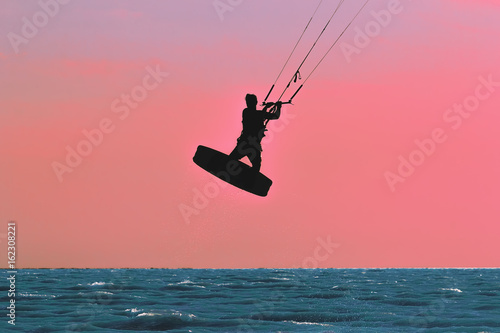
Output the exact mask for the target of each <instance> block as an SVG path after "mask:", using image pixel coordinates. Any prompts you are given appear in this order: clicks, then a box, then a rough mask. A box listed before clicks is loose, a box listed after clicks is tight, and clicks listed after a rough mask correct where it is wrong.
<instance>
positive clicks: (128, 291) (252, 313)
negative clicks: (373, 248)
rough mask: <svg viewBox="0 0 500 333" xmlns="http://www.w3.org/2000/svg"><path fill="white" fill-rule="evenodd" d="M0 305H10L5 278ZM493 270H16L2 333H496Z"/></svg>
mask: <svg viewBox="0 0 500 333" xmlns="http://www.w3.org/2000/svg"><path fill="white" fill-rule="evenodd" d="M2 274H3V276H2V281H4V282H3V283H2V284H1V285H0V292H1V294H0V295H1V297H0V301H1V303H2V304H4V305H5V307H6V306H8V304H9V303H8V302H9V297H8V296H7V292H8V289H9V287H8V284H7V282H6V281H7V280H6V277H7V275H6V272H5V271H4V272H3V273H2ZM499 277H500V270H498V269H495V270H493V269H467V270H460V269H449V270H448V269H423V270H420V269H368V270H363V269H356V270H338V269H317V270H297V269H283V270H267V269H253V270H191V269H181V270H168V269H112V270H106V269H102V270H96V269H92V270H90V269H86V270H75V269H70V270H48V269H43V270H19V271H18V273H17V276H16V298H15V299H16V313H15V314H16V321H15V323H16V326H11V325H9V324H8V323H7V321H8V320H9V318H8V317H7V316H6V315H5V314H6V313H7V310H6V309H5V307H4V306H3V305H2V308H3V309H4V314H3V315H2V317H3V319H2V323H0V331H1V332H10V331H12V332H87V331H91V332H153V331H170V332H330V333H332V332H335V333H342V332H447V333H449V332H474V333H478V332H490V333H491V332H495V333H496V332H500V278H499Z"/></svg>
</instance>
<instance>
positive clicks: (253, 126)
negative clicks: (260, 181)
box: [229, 94, 281, 172]
mask: <svg viewBox="0 0 500 333" xmlns="http://www.w3.org/2000/svg"><path fill="white" fill-rule="evenodd" d="M245 101H246V103H247V107H246V109H245V110H243V120H242V123H243V130H242V131H241V135H240V137H239V138H238V140H237V143H236V147H235V148H234V149H233V151H232V152H231V154H229V157H230V158H231V159H234V160H239V159H242V158H243V157H245V156H247V157H248V159H249V160H250V162H251V163H252V169H253V170H254V171H256V172H259V171H260V166H261V163H262V157H261V151H262V146H261V144H260V142H261V141H262V138H263V137H264V135H265V134H264V132H265V131H266V125H265V121H266V120H274V119H278V118H279V117H280V114H281V102H277V103H266V104H265V106H264V109H263V110H262V111H261V110H257V96H255V95H252V94H247V95H246V97H245ZM273 105H274V106H275V108H273V110H274V112H267V109H268V108H269V107H271V106H273Z"/></svg>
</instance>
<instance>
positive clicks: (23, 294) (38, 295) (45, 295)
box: [18, 293, 56, 297]
mask: <svg viewBox="0 0 500 333" xmlns="http://www.w3.org/2000/svg"><path fill="white" fill-rule="evenodd" d="M18 295H19V296H25V297H56V295H47V294H29V293H18Z"/></svg>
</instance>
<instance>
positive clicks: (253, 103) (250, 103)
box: [245, 94, 257, 109]
mask: <svg viewBox="0 0 500 333" xmlns="http://www.w3.org/2000/svg"><path fill="white" fill-rule="evenodd" d="M245 101H246V102H247V107H248V108H249V109H256V108H257V96H255V95H252V94H247V95H246V96H245Z"/></svg>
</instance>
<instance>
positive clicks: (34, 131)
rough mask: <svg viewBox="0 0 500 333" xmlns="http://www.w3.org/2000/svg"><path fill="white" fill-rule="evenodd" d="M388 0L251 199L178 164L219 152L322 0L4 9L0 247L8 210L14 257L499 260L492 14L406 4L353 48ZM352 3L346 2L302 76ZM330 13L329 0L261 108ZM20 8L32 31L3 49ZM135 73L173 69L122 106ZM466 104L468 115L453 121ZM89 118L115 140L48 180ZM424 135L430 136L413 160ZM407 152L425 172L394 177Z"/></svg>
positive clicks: (376, 4)
mask: <svg viewBox="0 0 500 333" xmlns="http://www.w3.org/2000/svg"><path fill="white" fill-rule="evenodd" d="M394 1H395V0H392V1H391V0H387V1H385V0H371V1H370V2H369V4H368V5H367V7H366V8H365V9H364V11H363V12H362V14H361V15H360V16H359V17H358V18H357V19H356V20H355V21H354V23H353V24H352V26H351V27H350V28H349V29H348V30H347V31H346V33H345V35H344V36H343V37H342V39H341V42H339V44H337V45H336V46H335V47H334V48H333V49H332V51H331V53H330V54H329V55H328V57H327V58H326V59H325V61H324V62H323V63H322V64H321V66H320V67H319V68H318V70H317V71H316V72H315V73H314V74H313V75H312V76H311V78H310V79H309V81H307V83H306V85H305V86H304V88H303V90H302V91H301V92H300V93H299V94H298V95H297V97H296V98H295V99H294V104H295V105H293V106H286V107H284V109H283V119H282V120H279V121H277V123H276V124H277V126H275V127H273V128H274V129H271V130H270V133H269V136H268V137H267V138H266V139H265V141H264V151H263V166H262V169H261V171H262V172H263V173H264V174H265V175H267V176H268V177H269V178H271V179H272V180H273V182H274V183H273V185H272V187H271V189H270V192H269V195H268V196H267V197H265V198H261V197H256V196H253V195H252V194H249V193H246V192H243V191H241V190H239V189H236V188H233V187H231V186H229V185H228V186H226V187H224V188H220V187H214V186H219V185H215V184H218V183H214V178H213V176H211V175H210V174H208V173H206V172H205V171H203V170H202V169H200V168H199V167H197V166H196V165H195V164H194V163H193V162H192V157H193V155H194V152H195V150H196V147H197V145H199V144H203V145H207V146H209V147H212V148H214V149H218V150H220V151H223V152H226V153H228V152H230V151H231V150H232V148H233V147H234V145H235V142H236V141H235V140H236V138H237V137H238V135H239V132H240V131H241V111H242V109H243V108H244V96H245V94H246V93H255V94H257V95H258V96H259V99H260V100H262V99H263V97H264V96H265V94H266V93H267V91H268V89H269V88H270V86H271V84H272V83H273V82H274V80H275V78H276V76H277V74H278V72H279V70H280V69H281V66H282V65H283V64H284V61H285V60H286V57H287V56H288V54H289V52H290V51H291V48H292V47H293V45H294V44H295V42H296V40H297V38H298V37H299V35H300V33H301V32H302V30H303V28H304V26H305V24H306V23H307V21H308V19H309V17H310V15H311V14H312V12H313V11H314V9H315V7H316V4H317V2H316V1H299V0H270V1H267V0H266V1H264V0H261V1H240V2H238V1H232V2H230V3H233V4H234V5H227V3H228V1H227V0H221V1H219V3H225V4H226V6H230V8H227V7H226V9H227V10H226V11H224V12H220V11H219V13H218V12H217V10H216V8H215V7H214V3H215V2H214V1H202V0H190V1H180V0H179V1H152V0H146V1H144V0H143V1H139V0H136V1H127V0H124V1H111V0H110V1H98V0H88V1H81V0H73V1H71V2H69V3H68V4H64V5H62V4H61V5H59V8H55V7H54V6H52V7H50V8H52V10H53V11H54V15H53V17H49V18H48V20H47V22H43V19H44V16H43V14H40V11H41V10H42V8H41V5H40V3H39V2H38V1H22V2H21V1H16V0H4V1H3V3H2V7H1V8H0V32H1V38H0V73H1V75H0V154H1V156H2V157H1V163H0V225H3V227H2V228H3V229H4V230H0V240H1V245H0V246H1V248H2V249H3V250H2V253H6V238H5V236H6V231H7V222H8V221H10V220H15V221H17V262H16V264H17V266H18V267H89V268H93V267H168V268H178V267H197V268H205V267H211V268H250V267H499V266H500V257H499V256H498V253H500V242H498V235H499V234H500V205H499V202H498V199H499V198H500V175H499V170H500V135H499V134H498V133H499V131H498V124H499V123H500V84H496V85H495V84H490V85H489V86H485V85H484V84H483V83H482V82H483V81H484V80H490V81H493V82H500V69H499V66H498V65H499V59H500V47H499V43H498V41H499V40H500V21H499V20H498V17H499V16H500V5H499V3H498V1H491V0H490V1H486V0H483V1H479V0H474V1H473V0H461V1H451V0H441V1H435V0H422V1H409V0H401V1H400V2H399V6H398V8H400V9H401V10H400V11H399V13H397V14H394V15H392V17H391V20H390V23H389V24H386V26H385V27H382V28H381V29H380V31H376V33H374V34H373V37H370V40H369V43H366V44H367V45H363V47H362V48H359V50H358V52H357V53H355V54H352V55H351V57H350V58H349V59H347V57H346V56H345V54H344V53H343V48H345V47H348V46H347V44H349V45H351V46H355V40H356V35H357V31H359V30H364V29H365V28H366V27H367V26H368V27H370V26H372V27H373V26H376V24H375V25H374V22H376V21H375V19H374V16H373V14H372V11H375V12H380V11H382V10H387V8H388V7H390V6H391V3H394ZM396 2H397V1H396ZM41 3H53V2H51V1H49V0H42V1H41ZM362 3H363V1H346V4H344V6H343V7H342V8H341V10H340V11H339V13H338V15H337V16H336V17H335V18H334V19H333V20H332V23H331V25H330V27H329V28H328V30H326V32H325V34H324V36H323V38H322V39H321V40H320V42H319V43H318V46H317V49H315V51H314V52H313V53H312V54H311V57H310V58H309V59H308V62H307V63H306V64H305V65H304V67H303V70H302V76H303V78H304V77H305V76H307V75H308V74H309V72H310V71H311V69H312V67H313V66H314V65H315V64H316V63H317V61H318V60H319V58H320V57H321V56H322V55H323V54H324V52H325V50H326V49H328V47H330V45H331V43H332V42H333V41H334V40H335V38H336V36H338V34H339V32H340V31H341V30H342V29H343V28H344V27H345V26H346V24H347V22H348V21H349V20H350V19H351V18H352V17H353V16H354V14H355V12H356V11H357V9H359V8H360V7H361V5H362ZM336 5H337V1H332V0H325V1H324V3H323V5H322V7H321V9H320V13H319V14H318V15H317V17H316V19H315V21H313V23H311V26H310V28H309V30H308V32H307V33H306V34H305V35H304V38H303V42H302V43H301V44H300V46H299V47H298V49H297V51H296V52H297V54H296V55H297V56H296V57H294V58H292V60H291V62H290V66H289V68H288V69H287V70H285V72H284V74H283V76H282V78H281V79H280V81H278V87H277V88H276V91H275V93H274V94H273V95H272V96H271V99H274V98H276V97H277V93H278V92H281V90H282V89H283V88H284V85H285V84H286V82H285V81H287V80H288V79H289V78H290V77H291V75H292V73H293V71H294V70H295V67H296V66H297V64H298V62H299V61H300V60H301V59H300V58H301V57H302V56H303V55H304V54H305V52H306V51H307V48H308V47H309V46H310V45H311V44H312V42H313V41H314V39H315V37H316V36H317V34H318V33H319V31H320V30H321V29H322V25H324V23H325V22H326V20H327V19H328V17H329V15H330V14H331V13H332V11H333V8H334V7H335V6H336ZM34 16H35V19H38V20H42V21H38V22H41V25H43V26H41V27H40V28H38V31H37V32H36V33H33V35H34V36H30V38H26V39H25V40H24V41H25V42H23V43H20V44H18V45H17V46H16V47H17V49H16V47H13V43H12V42H11V40H12V38H13V37H12V36H14V35H13V34H16V35H18V36H23V35H22V34H23V31H24V32H26V31H28V30H29V29H28V28H26V27H24V28H23V26H24V25H26V24H27V23H26V22H33V18H34ZM45 17H48V16H47V15H46V16H45ZM26 29H28V30H26ZM28 32H29V31H28ZM32 32H33V31H32ZM9 36H10V37H9ZM342 43H344V44H342ZM16 51H18V52H16ZM147 68H150V69H157V68H158V69H159V70H160V71H162V72H168V76H166V74H165V75H164V77H161V79H160V81H161V82H159V83H158V84H157V86H156V87H155V88H154V89H152V90H151V91H148V92H147V97H145V98H144V100H143V101H140V102H139V103H138V104H137V105H136V106H134V108H131V107H126V106H125V105H126V104H124V103H123V102H121V101H120V99H121V98H122V95H123V94H131V92H132V91H136V92H138V91H140V89H141V88H137V87H138V86H142V84H143V79H144V78H145V77H146V76H147V75H148V70H147ZM481 78H482V79H481ZM148 80H149V81H147V82H148V83H149V84H150V85H151V84H152V83H153V82H156V81H151V80H150V79H148ZM482 80H483V81H482ZM293 88H295V86H294V87H293ZM134 89H135V90H134ZM138 89H139V90H138ZM292 90H294V89H292ZM142 91H144V90H142ZM478 92H479V94H480V96H482V97H481V98H482V99H481V100H479V103H478V105H475V104H474V103H475V102H477V101H478V99H477V98H476V99H475V97H474V96H475V94H477V93H478ZM288 97H289V95H286V96H285V98H288ZM462 103H469V106H467V107H468V108H470V109H473V111H472V112H470V114H469V113H463V114H467V116H466V118H463V117H462V116H460V118H457V117H459V114H458V113H455V111H454V110H456V109H454V105H458V104H462ZM120 107H121V109H120ZM126 109H128V111H129V113H128V114H126V113H125V112H126ZM115 111H116V112H115ZM453 117H454V118H453ZM103 119H104V121H105V122H106V121H108V125H109V124H111V125H110V126H112V129H113V130H112V132H111V133H108V134H104V135H103V138H102V142H101V143H100V144H98V145H97V146H93V148H92V152H91V153H90V154H89V155H88V156H85V157H83V159H82V161H81V163H80V164H79V165H78V166H76V167H74V168H72V172H67V173H64V174H63V175H62V179H58V177H57V175H56V173H55V172H54V169H53V164H54V162H57V163H61V164H64V163H65V159H66V154H67V150H66V149H67V147H68V146H69V147H70V148H71V149H76V147H77V146H78V145H79V144H80V145H81V144H82V143H81V142H82V141H83V140H85V136H84V134H83V132H82V131H84V130H87V131H91V130H93V129H95V128H98V127H99V126H100V123H101V122H102V121H103ZM105 119H108V120H105ZM459 119H461V120H459ZM459 121H460V123H459ZM436 129H437V131H438V132H439V131H440V136H439V137H440V138H441V139H442V140H441V141H444V142H441V143H437V144H435V147H434V148H432V147H431V146H429V145H428V146H427V148H428V149H431V148H432V153H430V154H429V156H424V155H422V153H419V152H416V151H417V149H418V146H417V145H416V143H415V140H420V142H426V143H428V144H429V141H428V140H429V138H432V135H433V134H432V133H433V132H434V131H436ZM443 138H445V139H443ZM429 147H430V148H429ZM410 156H412V158H413V160H415V161H417V162H422V163H421V165H419V166H417V167H416V168H415V169H414V170H413V171H412V172H409V173H411V174H406V175H405V177H403V178H401V179H404V182H397V183H395V184H393V186H392V188H391V186H390V185H389V183H388V181H387V179H386V177H387V175H388V172H391V173H392V174H393V175H398V168H400V163H401V160H400V158H404V159H406V160H408V159H409V158H410ZM422 156H424V159H423V161H421V160H418V158H419V157H420V158H421V157H422ZM403 171H404V170H403ZM60 180H62V181H60ZM207 188H208V189H212V190H213V189H214V188H215V189H216V193H211V194H213V195H212V198H209V199H207V202H193V201H194V200H195V199H196V198H197V197H196V193H197V191H201V192H203V191H204V190H206V189H207ZM195 205H197V207H198V208H200V209H196V206H195ZM200 205H202V206H203V207H201V206H200ZM188 206H189V207H191V208H192V209H193V210H194V209H196V213H197V214H193V215H190V216H188V217H186V216H183V215H182V213H181V208H182V207H184V209H185V208H186V207H188ZM325 243H330V246H329V247H328V246H326V247H325V245H324V244H325ZM6 257H7V256H6V255H5V256H4V258H3V259H2V261H1V267H5V266H6Z"/></svg>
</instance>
